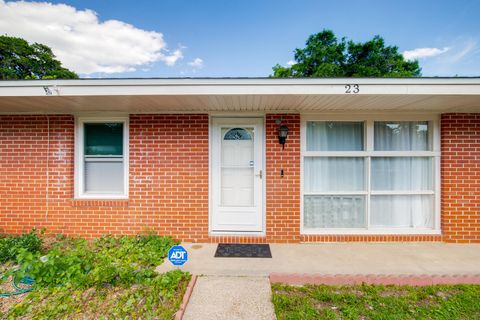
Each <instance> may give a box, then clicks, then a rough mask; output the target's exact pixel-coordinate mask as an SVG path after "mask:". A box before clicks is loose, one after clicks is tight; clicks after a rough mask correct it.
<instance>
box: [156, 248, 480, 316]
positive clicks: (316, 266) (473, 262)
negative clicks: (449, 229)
mask: <svg viewBox="0 0 480 320" xmlns="http://www.w3.org/2000/svg"><path fill="white" fill-rule="evenodd" d="M182 245H183V246H184V247H185V248H186V249H187V251H188V255H189V260H188V262H187V263H186V264H185V265H184V266H183V267H182V268H181V269H182V270H184V271H188V272H190V273H192V274H195V275H198V276H200V277H199V278H198V280H197V283H196V285H195V287H194V289H193V292H192V296H191V298H190V301H189V303H188V305H187V308H186V310H185V314H184V318H183V319H199V320H202V319H248V320H255V319H274V318H275V315H274V311H273V306H272V303H271V289H270V283H269V280H268V276H269V275H270V274H272V273H277V274H297V275H298V274H317V275H319V276H320V277H321V275H430V276H437V275H478V274H479V273H480V244H475V245H471V244H444V243H329V244H325V243H321V244H271V245H270V248H271V250H272V258H271V259H263V258H214V254H215V250H216V248H217V245H216V244H188V243H187V244H182ZM174 268H176V267H173V266H172V265H171V264H170V263H169V262H165V263H164V264H162V265H161V266H159V267H158V268H157V271H159V272H166V271H169V270H172V269H174ZM277 277H278V276H277ZM327 278H328V277H327ZM417 278H418V277H417ZM477 278H478V277H477ZM477 280H478V279H477ZM336 281H338V280H336ZM412 281H413V280H412ZM415 281H417V280H415ZM415 281H414V282H415Z"/></svg>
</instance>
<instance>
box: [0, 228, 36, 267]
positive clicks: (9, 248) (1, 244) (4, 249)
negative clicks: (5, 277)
mask: <svg viewBox="0 0 480 320" xmlns="http://www.w3.org/2000/svg"><path fill="white" fill-rule="evenodd" d="M41 247H42V238H41V237H40V236H39V234H38V232H37V231H36V230H35V229H33V230H32V231H30V232H29V233H24V234H22V235H20V236H7V237H3V238H0V263H5V262H7V261H14V262H17V255H18V254H19V253H20V252H21V251H27V252H30V253H36V252H39V251H40V250H41Z"/></svg>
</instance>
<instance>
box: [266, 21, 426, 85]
mask: <svg viewBox="0 0 480 320" xmlns="http://www.w3.org/2000/svg"><path fill="white" fill-rule="evenodd" d="M294 52H295V55H294V57H295V63H294V64H293V65H291V66H290V67H283V66H281V65H279V64H277V65H275V66H274V67H273V75H272V77H275V78H304V77H307V78H308V77H418V76H420V75H421V68H420V67H419V65H418V61H417V60H415V61H408V60H405V58H404V57H403V55H402V54H401V53H399V52H398V47H396V46H385V41H384V40H383V38H382V37H380V36H378V35H377V36H375V37H373V39H372V40H369V41H367V42H365V43H361V42H358V43H356V42H353V41H351V40H350V41H346V39H345V38H342V39H340V40H339V39H337V37H336V36H335V34H334V33H333V32H332V31H331V30H323V31H322V32H320V33H317V34H313V35H311V36H310V37H308V40H307V42H306V46H305V48H303V49H298V48H297V49H295V51H294Z"/></svg>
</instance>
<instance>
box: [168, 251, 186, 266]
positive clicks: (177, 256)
mask: <svg viewBox="0 0 480 320" xmlns="http://www.w3.org/2000/svg"><path fill="white" fill-rule="evenodd" d="M168 260H170V262H171V263H172V264H173V265H174V266H183V265H184V264H185V262H187V260H188V252H187V250H185V248H184V247H182V246H173V247H171V248H170V250H168Z"/></svg>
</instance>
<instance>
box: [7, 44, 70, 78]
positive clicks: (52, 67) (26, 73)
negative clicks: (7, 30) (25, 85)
mask: <svg viewBox="0 0 480 320" xmlns="http://www.w3.org/2000/svg"><path fill="white" fill-rule="evenodd" d="M75 78H78V75H77V74H76V73H75V72H73V71H70V70H68V69H66V68H64V67H62V63H61V62H60V61H58V60H56V59H55V55H54V54H53V52H52V49H50V48H49V47H47V46H46V45H43V44H40V43H34V44H32V45H30V44H29V43H28V42H27V41H25V40H23V39H21V38H15V37H9V36H0V79H2V80H16V79H75Z"/></svg>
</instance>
